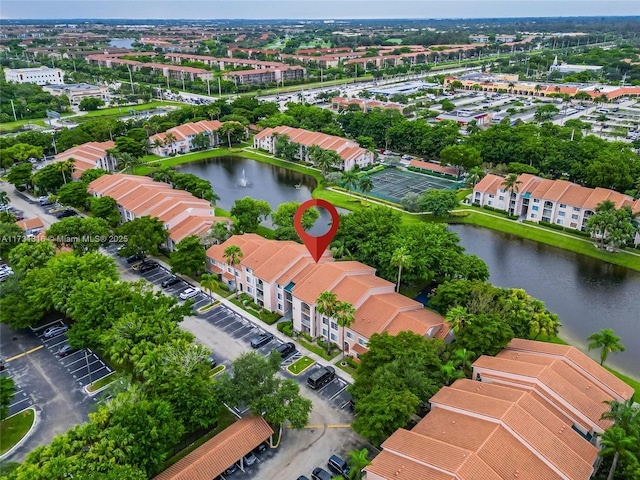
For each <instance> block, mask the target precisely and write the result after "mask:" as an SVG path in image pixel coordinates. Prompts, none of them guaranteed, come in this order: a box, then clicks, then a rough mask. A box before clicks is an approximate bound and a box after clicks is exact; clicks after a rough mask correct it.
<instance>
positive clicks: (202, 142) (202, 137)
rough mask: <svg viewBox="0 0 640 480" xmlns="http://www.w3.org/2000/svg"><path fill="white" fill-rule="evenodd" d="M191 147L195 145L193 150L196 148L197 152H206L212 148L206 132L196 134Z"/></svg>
mask: <svg viewBox="0 0 640 480" xmlns="http://www.w3.org/2000/svg"><path fill="white" fill-rule="evenodd" d="M191 145H193V148H195V149H196V150H204V149H205V148H208V147H210V146H211V142H210V140H209V136H208V135H206V134H205V133H204V132H200V133H196V135H195V136H194V137H193V139H192V140H191Z"/></svg>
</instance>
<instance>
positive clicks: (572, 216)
mask: <svg viewBox="0 0 640 480" xmlns="http://www.w3.org/2000/svg"><path fill="white" fill-rule="evenodd" d="M578 216H579V215H576V214H575V213H574V214H573V215H571V220H577V219H578Z"/></svg>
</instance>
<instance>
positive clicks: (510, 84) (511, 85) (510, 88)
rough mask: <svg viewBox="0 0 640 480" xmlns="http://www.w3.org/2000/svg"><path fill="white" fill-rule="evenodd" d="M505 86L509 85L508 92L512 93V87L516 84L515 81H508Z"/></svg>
mask: <svg viewBox="0 0 640 480" xmlns="http://www.w3.org/2000/svg"><path fill="white" fill-rule="evenodd" d="M507 86H508V87H509V93H512V92H513V89H514V87H515V86H516V84H515V83H513V82H509V85H507Z"/></svg>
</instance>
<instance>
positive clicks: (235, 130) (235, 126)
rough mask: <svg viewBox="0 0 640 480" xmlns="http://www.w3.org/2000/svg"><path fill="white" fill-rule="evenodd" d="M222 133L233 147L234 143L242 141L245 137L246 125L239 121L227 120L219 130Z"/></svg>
mask: <svg viewBox="0 0 640 480" xmlns="http://www.w3.org/2000/svg"><path fill="white" fill-rule="evenodd" d="M218 133H219V134H220V135H224V136H225V137H227V144H228V145H229V148H231V145H232V143H240V142H241V141H242V140H243V138H244V134H245V133H244V126H243V125H242V124H241V123H238V122H233V121H230V122H225V123H224V124H223V125H222V126H221V127H220V129H219V130H218Z"/></svg>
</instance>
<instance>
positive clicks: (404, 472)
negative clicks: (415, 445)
mask: <svg viewBox="0 0 640 480" xmlns="http://www.w3.org/2000/svg"><path fill="white" fill-rule="evenodd" d="M365 470H366V471H367V472H370V473H371V474H375V475H378V476H379V477H381V478H386V479H389V480H418V479H419V480H457V479H456V477H455V476H454V475H452V474H449V473H445V472H441V471H438V470H436V469H435V468H431V467H429V466H427V465H423V464H420V463H418V462H415V461H413V460H411V459H409V458H406V457H404V456H400V455H396V454H394V453H391V452H388V451H387V450H383V451H382V452H381V453H380V454H378V455H377V456H376V458H374V459H373V461H372V462H371V465H368V466H367V467H365Z"/></svg>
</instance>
